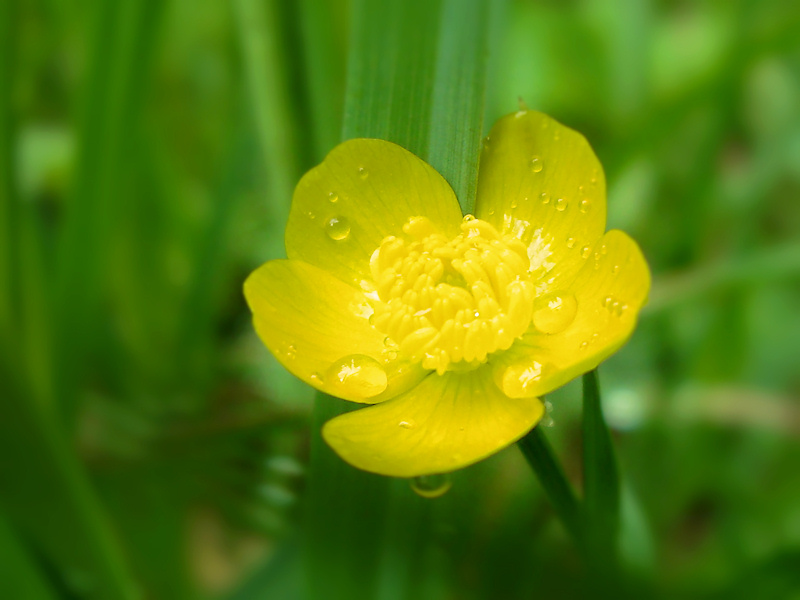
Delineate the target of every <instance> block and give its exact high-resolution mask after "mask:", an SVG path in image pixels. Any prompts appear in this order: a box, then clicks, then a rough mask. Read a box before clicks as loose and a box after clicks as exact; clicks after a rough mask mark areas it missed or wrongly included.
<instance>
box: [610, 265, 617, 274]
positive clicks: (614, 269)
mask: <svg viewBox="0 0 800 600" xmlns="http://www.w3.org/2000/svg"><path fill="white" fill-rule="evenodd" d="M611 272H612V273H619V265H614V266H613V267H611Z"/></svg>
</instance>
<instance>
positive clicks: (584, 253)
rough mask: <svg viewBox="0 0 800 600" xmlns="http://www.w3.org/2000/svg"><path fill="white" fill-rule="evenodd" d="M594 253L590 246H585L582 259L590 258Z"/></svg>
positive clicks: (582, 249)
mask: <svg viewBox="0 0 800 600" xmlns="http://www.w3.org/2000/svg"><path fill="white" fill-rule="evenodd" d="M591 253H592V249H591V248H589V246H584V247H583V248H581V258H589V255H590V254H591Z"/></svg>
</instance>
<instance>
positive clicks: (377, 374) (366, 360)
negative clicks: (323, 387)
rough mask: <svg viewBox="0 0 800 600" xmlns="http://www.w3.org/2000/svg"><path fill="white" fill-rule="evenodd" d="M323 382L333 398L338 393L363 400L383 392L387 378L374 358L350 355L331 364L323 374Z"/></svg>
mask: <svg viewBox="0 0 800 600" xmlns="http://www.w3.org/2000/svg"><path fill="white" fill-rule="evenodd" d="M325 381H327V382H328V386H329V388H330V390H331V393H332V394H333V395H334V396H336V395H338V394H337V392H338V393H341V395H342V396H347V397H351V398H357V399H360V400H363V399H365V398H372V397H373V396H377V395H378V394H380V393H381V392H383V391H384V390H385V389H386V385H387V384H388V377H387V376H386V371H384V370H383V368H382V367H381V365H380V363H378V361H377V360H375V359H374V358H372V357H370V356H366V355H364V354H352V355H350V356H345V357H344V358H341V359H339V360H337V361H336V362H335V363H333V364H332V365H331V366H330V367H329V368H328V371H327V372H326V373H325Z"/></svg>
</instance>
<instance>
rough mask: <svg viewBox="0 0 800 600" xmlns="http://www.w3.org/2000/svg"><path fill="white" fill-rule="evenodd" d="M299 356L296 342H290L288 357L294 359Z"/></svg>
mask: <svg viewBox="0 0 800 600" xmlns="http://www.w3.org/2000/svg"><path fill="white" fill-rule="evenodd" d="M296 356H297V348H296V347H295V345H294V344H289V347H288V348H286V358H289V359H293V358H295V357H296Z"/></svg>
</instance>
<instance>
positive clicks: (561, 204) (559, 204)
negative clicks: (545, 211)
mask: <svg viewBox="0 0 800 600" xmlns="http://www.w3.org/2000/svg"><path fill="white" fill-rule="evenodd" d="M555 207H556V210H557V211H558V212H564V211H565V210H567V201H566V200H565V199H564V198H559V199H558V200H556V203H555Z"/></svg>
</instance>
